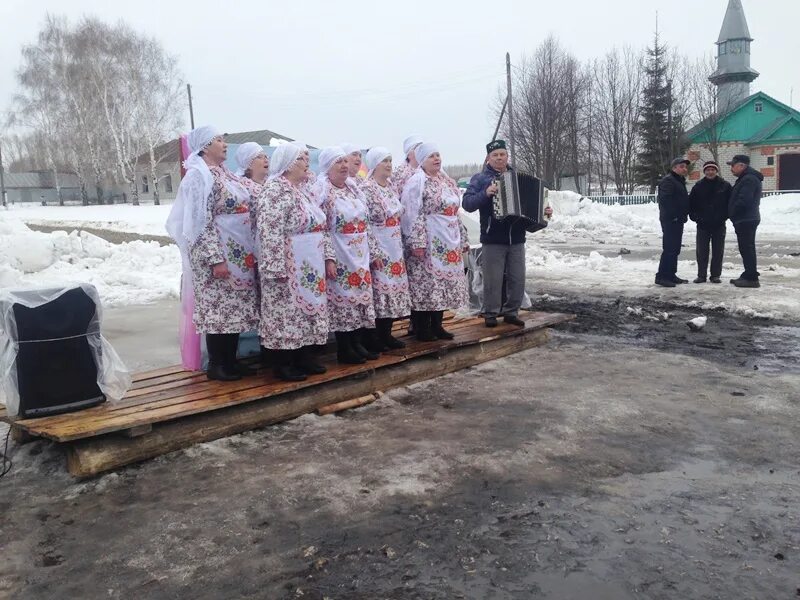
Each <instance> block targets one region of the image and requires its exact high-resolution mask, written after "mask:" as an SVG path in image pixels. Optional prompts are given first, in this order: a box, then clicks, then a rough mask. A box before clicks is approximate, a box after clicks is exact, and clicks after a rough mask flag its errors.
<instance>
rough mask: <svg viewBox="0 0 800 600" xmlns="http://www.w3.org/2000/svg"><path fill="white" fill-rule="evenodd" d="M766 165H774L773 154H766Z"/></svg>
mask: <svg viewBox="0 0 800 600" xmlns="http://www.w3.org/2000/svg"><path fill="white" fill-rule="evenodd" d="M767 166H768V167H772V166H775V157H774V156H768V157H767Z"/></svg>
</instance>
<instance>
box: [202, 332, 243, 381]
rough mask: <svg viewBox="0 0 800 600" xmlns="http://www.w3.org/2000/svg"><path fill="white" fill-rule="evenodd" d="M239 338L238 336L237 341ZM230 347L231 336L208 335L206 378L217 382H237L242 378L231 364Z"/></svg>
mask: <svg viewBox="0 0 800 600" xmlns="http://www.w3.org/2000/svg"><path fill="white" fill-rule="evenodd" d="M238 337H239V336H238V335H237V336H236V338H237V341H238ZM230 346H231V343H230V336H229V334H224V333H223V334H215V333H207V334H206V349H207V350H208V370H207V371H206V377H208V378H209V379H213V380H215V381H237V380H239V379H241V378H242V376H241V375H240V374H239V373H238V372H237V371H236V369H235V368H234V366H233V364H232V363H231V359H230Z"/></svg>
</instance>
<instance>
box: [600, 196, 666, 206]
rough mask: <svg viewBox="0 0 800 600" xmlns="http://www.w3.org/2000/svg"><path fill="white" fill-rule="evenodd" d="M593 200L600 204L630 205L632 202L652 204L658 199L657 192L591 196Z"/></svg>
mask: <svg viewBox="0 0 800 600" xmlns="http://www.w3.org/2000/svg"><path fill="white" fill-rule="evenodd" d="M589 199H590V200H591V201H592V202H599V203H600V204H619V205H621V206H630V205H632V204H651V203H653V202H656V201H657V197H656V195H655V194H632V195H630V196H589Z"/></svg>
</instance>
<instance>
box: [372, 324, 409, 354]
mask: <svg viewBox="0 0 800 600" xmlns="http://www.w3.org/2000/svg"><path fill="white" fill-rule="evenodd" d="M393 322H394V319H377V320H376V321H375V325H376V327H377V329H378V336H379V337H380V339H381V341H382V342H383V343H384V344H385V345H386V347H387V348H389V350H399V349H400V348H405V347H406V343H405V342H402V341H400V340H398V339H397V338H396V337H394V336H393V335H392V323H393Z"/></svg>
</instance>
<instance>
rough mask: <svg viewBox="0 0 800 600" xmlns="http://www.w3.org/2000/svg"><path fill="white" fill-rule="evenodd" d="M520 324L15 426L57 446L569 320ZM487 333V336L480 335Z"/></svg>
mask: <svg viewBox="0 0 800 600" xmlns="http://www.w3.org/2000/svg"><path fill="white" fill-rule="evenodd" d="M524 318H525V320H526V327H525V328H524V329H523V328H518V327H514V326H511V325H500V326H498V327H497V328H495V329H487V328H485V326H484V325H483V321H482V320H481V319H475V318H471V319H460V320H459V319H456V320H453V323H452V326H450V327H449V328H450V329H453V330H454V333H455V334H456V338H455V339H454V340H453V341H450V342H427V343H422V342H417V341H415V340H409V341H410V343H409V346H408V347H407V348H405V349H403V350H398V351H394V352H390V353H385V354H383V355H382V357H381V359H380V360H378V361H371V362H368V363H367V364H365V365H348V366H342V365H335V364H334V365H332V366H331V368H330V369H329V371H328V373H326V374H325V375H320V376H314V377H310V378H309V379H308V380H306V381H305V382H297V383H286V382H279V381H277V380H275V379H274V378H272V377H271V375H266V374H265V375H259V376H256V377H248V378H244V379H242V380H240V381H237V382H224V383H223V382H216V381H209V380H207V379H205V375H204V374H202V373H200V374H197V373H190V372H183V373H188V374H189V376H190V379H189V381H190V382H187V383H186V384H185V385H178V384H177V383H176V382H172V383H168V384H159V385H156V386H153V388H152V391H150V392H148V393H144V392H142V393H137V394H136V395H135V396H133V397H131V398H128V397H126V398H125V399H123V400H122V401H121V402H118V403H114V404H105V405H101V406H98V407H94V408H91V409H87V410H84V411H80V412H78V413H68V414H64V415H54V416H52V417H42V418H39V419H28V420H20V421H16V422H15V424H16V425H18V426H20V427H22V428H25V429H26V430H28V431H29V432H31V433H33V434H34V435H37V436H42V437H47V438H50V439H54V440H56V441H60V442H66V441H73V440H76V439H80V438H84V437H90V436H95V435H103V434H106V433H110V432H113V431H119V430H123V429H130V428H133V427H140V426H142V425H145V424H148V423H159V422H162V421H165V420H170V419H175V418H179V417H182V416H186V415H191V414H197V413H199V412H204V411H209V410H216V409H218V408H223V407H228V406H231V405H234V404H239V403H243V402H249V401H253V400H255V399H259V398H264V397H269V396H274V395H278V394H284V393H288V392H292V391H295V390H298V389H303V388H306V387H309V386H314V385H320V384H322V383H327V382H329V381H332V380H335V379H339V378H343V377H349V376H352V375H357V374H362V375H364V376H366V375H365V374H368V373H369V372H371V371H372V370H374V369H376V368H381V367H385V366H387V365H392V364H395V363H397V362H402V361H405V360H410V359H414V358H417V357H420V356H424V355H426V354H435V355H439V354H441V353H442V352H447V351H450V350H451V349H453V348H458V347H460V346H463V345H468V344H475V343H478V342H479V341H492V340H496V339H499V338H501V337H505V336H516V335H521V334H522V333H523V332H527V331H529V330H531V329H536V328H541V327H545V326H547V325H550V324H553V323H557V322H563V321H565V320H569V319H571V318H572V316H571V315H563V314H556V313H526V314H525V315H524ZM488 332H491V333H490V334H489V335H483V334H486V333H488ZM161 371H162V370H159V371H154V372H151V373H156V376H155V377H153V378H151V380H159V378H161V377H164V375H162V374H161ZM173 375H175V373H173ZM167 376H169V375H167Z"/></svg>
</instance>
